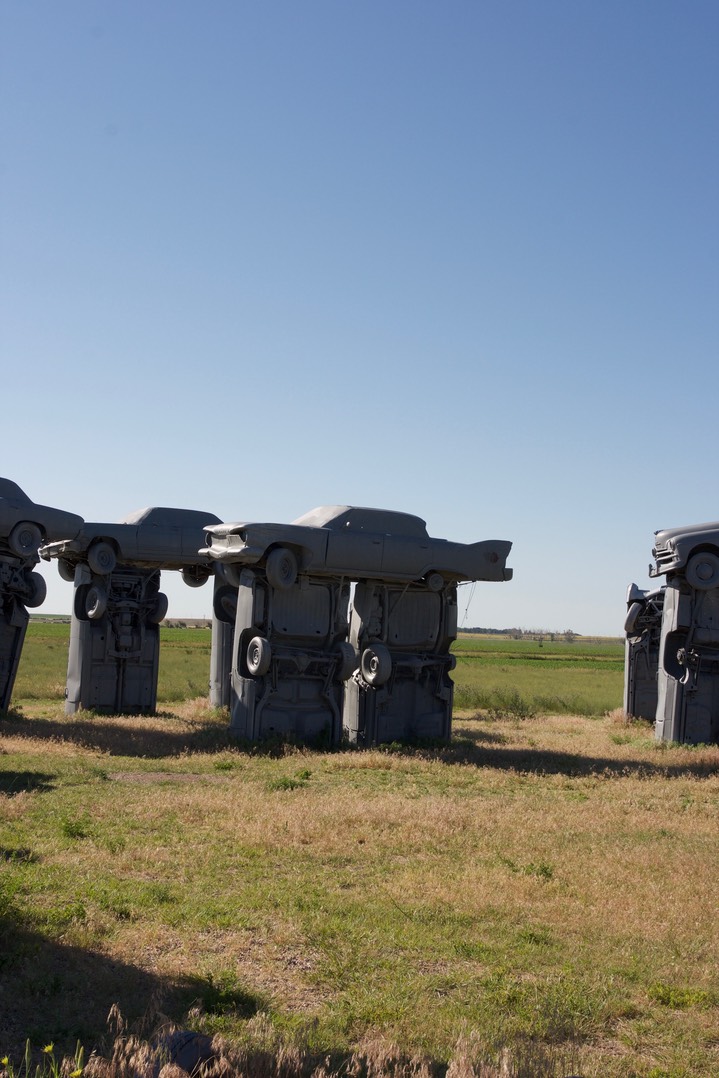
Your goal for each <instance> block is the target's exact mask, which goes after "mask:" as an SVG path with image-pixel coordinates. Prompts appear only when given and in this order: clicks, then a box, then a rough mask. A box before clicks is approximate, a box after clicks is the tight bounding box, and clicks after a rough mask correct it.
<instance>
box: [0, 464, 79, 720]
mask: <svg viewBox="0 0 719 1078" xmlns="http://www.w3.org/2000/svg"><path fill="white" fill-rule="evenodd" d="M81 527H82V517H79V516H77V515H76V514H75V513H66V512H64V511H63V510H62V509H52V508H51V507H50V506H48V505H36V503H35V502H33V501H31V500H30V498H28V496H27V494H25V492H24V491H23V490H21V489H20V487H19V486H18V485H17V483H13V482H12V480H11V479H0V710H6V709H7V708H8V706H9V704H10V697H11V695H12V688H13V685H14V682H15V675H16V673H17V668H18V663H19V662H20V654H21V651H22V645H23V641H24V639H25V630H26V628H27V623H28V613H27V607H35V606H41V605H42V603H43V602H44V599H45V594H46V590H47V589H46V585H45V578H44V577H43V576H41V574H40V573H36V572H33V568H34V566H35V565H37V563H38V560H39V558H38V547H39V546H40V545H41V543H43V542H45V541H47V540H48V539H58V538H59V537H60V536H65V535H75V534H76V532H78V531H79V530H80V528H81Z"/></svg>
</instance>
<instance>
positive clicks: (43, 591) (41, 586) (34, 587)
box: [25, 573, 47, 607]
mask: <svg viewBox="0 0 719 1078" xmlns="http://www.w3.org/2000/svg"><path fill="white" fill-rule="evenodd" d="M27 583H28V584H29V586H30V597H29V598H28V599H25V606H29V607H35V606H42V604H43V603H44V602H45V597H46V596H47V584H46V583H45V577H44V576H42V575H41V574H40V573H29V574H28V576H27Z"/></svg>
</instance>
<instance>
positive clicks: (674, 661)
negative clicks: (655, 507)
mask: <svg viewBox="0 0 719 1078" xmlns="http://www.w3.org/2000/svg"><path fill="white" fill-rule="evenodd" d="M652 555H653V557H654V564H653V565H650V566H649V575H650V576H651V577H664V578H665V579H664V583H662V584H659V586H658V587H657V588H655V589H653V590H650V591H642V590H641V589H640V588H638V587H637V586H636V584H631V585H630V587H629V590H628V593H627V620H626V622H625V626H624V627H625V632H626V649H625V664H624V671H625V677H624V710H625V711H626V713H627V714H628V715H635V716H637V717H641V718H645V719H649V720H650V721H651V722H653V723H654V729H655V734H656V737H657V740H661V741H681V742H688V743H691V744H702V743H711V742H718V741H719V522H713V523H709V524H694V525H689V526H687V527H682V528H670V529H666V530H664V531H658V532H656V533H655V537H654V547H653V550H652Z"/></svg>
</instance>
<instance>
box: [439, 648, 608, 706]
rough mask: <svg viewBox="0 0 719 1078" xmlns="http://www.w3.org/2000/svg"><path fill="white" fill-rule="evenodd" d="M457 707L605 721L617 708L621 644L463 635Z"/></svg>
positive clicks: (457, 674)
mask: <svg viewBox="0 0 719 1078" xmlns="http://www.w3.org/2000/svg"><path fill="white" fill-rule="evenodd" d="M453 651H454V653H455V655H456V656H457V667H456V669H455V671H454V674H453V677H454V680H455V685H456V689H455V706H456V707H458V708H478V709H495V710H500V711H505V712H509V713H510V714H511V713H512V712H513V711H514V712H515V713H517V712H518V713H519V715H520V717H521V714H522V713H526V712H527V711H534V712H537V713H543V714H558V715H567V714H573V715H603V714H604V713H605V712H607V711H612V710H613V709H614V708H617V707H620V706H621V703H622V693H623V683H624V643H623V641H621V640H616V639H611V638H604V639H603V638H593V639H592V640H587V639H584V638H583V637H578V638H577V639H576V640H574V641H573V642H571V643H569V642H566V641H564V640H560V641H555V642H552V641H549V640H547V639H544V640H542V641H537V640H529V639H522V640H511V639H508V638H507V637H502V636H494V635H492V636H472V635H461V636H460V637H459V639H458V640H457V642H456V643H455V645H454V647H453Z"/></svg>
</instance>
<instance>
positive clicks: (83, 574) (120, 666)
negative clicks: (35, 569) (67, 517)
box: [40, 507, 221, 715]
mask: <svg viewBox="0 0 719 1078" xmlns="http://www.w3.org/2000/svg"><path fill="white" fill-rule="evenodd" d="M218 521H219V518H218V517H216V516H214V514H212V513H205V512H201V511H198V510H194V509H169V508H164V507H158V508H150V509H140V510H138V511H136V512H134V513H130V514H129V515H128V516H126V517H125V519H124V520H123V521H120V522H119V523H117V524H107V523H85V524H83V526H82V528H81V529H80V530H79V531H78V532H77V534H75V535H74V536H73V537H71V538H69V537H65V538H63V539H58V540H56V541H55V542H50V543H47V544H45V545H43V546H42V547H41V549H40V554H41V556H42V557H43V558H44V559H46V560H47V561H51V560H53V559H54V560H56V561H57V564H58V570H59V572H60V574H61V575H62V576H64V577H65V578H66V579H74V583H75V590H74V596H73V613H72V627H71V632H70V653H69V656H68V679H67V689H66V705H65V710H66V712H67V713H68V714H72V713H74V712H75V711H76V710H78V709H79V708H88V709H93V710H95V711H101V712H104V713H116V712H123V713H125V714H134V715H143V714H152V713H153V712H154V711H155V709H156V706H157V675H158V660H159V647H160V637H159V628H158V626H159V623H160V622H161V621H162V620H163V618H164V617H165V615H166V614H167V597H166V596H165V595H164V593H163V592H161V591H160V590H159V589H160V570H166V569H167V570H179V571H180V572H181V573H182V577H183V580H184V581H185V583H187V584H188V585H190V586H191V587H197V586H199V585H202V584H204V583H205V582H206V581H207V580H208V579H209V578H210V576H212V575H213V571H214V570H213V567H212V566H211V565H209V564H208V563H207V559H206V558H205V557H204V556H203V555H201V554H200V553H198V550H199V547H200V546H201V544H202V541H203V537H204V528H205V526H207V525H208V524H209V525H212V524H216V523H218ZM218 648H220V649H221V645H219V644H218Z"/></svg>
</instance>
